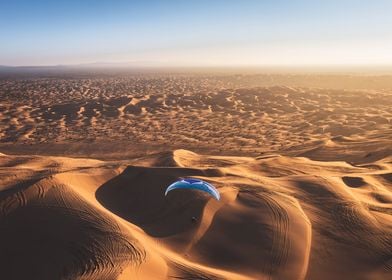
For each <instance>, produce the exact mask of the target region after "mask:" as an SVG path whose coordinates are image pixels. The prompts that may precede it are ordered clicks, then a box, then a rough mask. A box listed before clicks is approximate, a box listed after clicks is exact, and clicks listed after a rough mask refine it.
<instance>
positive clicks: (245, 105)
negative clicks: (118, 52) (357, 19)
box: [0, 73, 392, 280]
mask: <svg viewBox="0 0 392 280" xmlns="http://www.w3.org/2000/svg"><path fill="white" fill-rule="evenodd" d="M67 75H70V73H68V74H67ZM67 75H65V74H64V76H61V75H60V76H61V77H57V76H56V77H52V76H49V77H46V78H42V77H35V76H33V77H30V78H23V77H13V78H12V77H6V78H1V77H0V99H1V101H2V102H0V151H1V153H0V279H7V280H8V279H15V280H19V279H39V280H45V279H48V280H53V279H86V280H87V279H102V280H128V279H233V280H237V279H295V280H297V279H321V280H322V279H328V280H329V279H364V280H365V279H366V280H367V279H390V278H392V253H391V252H392V250H391V248H392V148H391V147H392V126H391V124H392V95H391V92H392V91H391V89H392V85H391V82H390V81H391V79H390V76H371V75H370V76H350V75H341V76H334V75H324V76H323V75H320V76H318V75H310V76H308V75H285V74H281V75H267V74H265V75H256V74H254V75H253V74H249V73H248V74H244V75H234V74H212V73H208V74H195V73H193V74H178V73H177V74H175V75H171V74H168V73H166V74H162V73H160V74H143V75H137V74H133V75H128V74H127V75H125V74H124V75H123V74H116V75H108V74H106V75H104V74H101V75H98V74H97V75H91V74H90V75H81V76H80V75H79V76H78V75H76V74H75V76H72V75H71V76H67ZM388 77H389V78H388ZM180 177H196V178H201V179H204V180H206V181H208V182H210V183H212V184H213V185H215V186H216V187H217V188H218V190H219V191H220V194H221V200H220V201H216V200H214V199H212V198H211V197H210V196H208V195H206V194H204V193H200V192H198V191H191V190H176V191H173V192H170V193H169V194H168V195H167V196H165V195H164V193H165V189H166V187H167V186H168V185H169V184H170V183H172V182H173V181H175V180H177V179H178V178H180ZM192 217H196V222H195V221H192Z"/></svg>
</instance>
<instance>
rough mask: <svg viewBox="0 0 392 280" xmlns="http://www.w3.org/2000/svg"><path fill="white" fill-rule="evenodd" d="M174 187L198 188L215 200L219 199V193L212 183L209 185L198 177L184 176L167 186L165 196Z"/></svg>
mask: <svg viewBox="0 0 392 280" xmlns="http://www.w3.org/2000/svg"><path fill="white" fill-rule="evenodd" d="M175 189H194V190H200V191H204V192H206V193H208V194H210V195H211V196H212V197H214V198H215V199H216V200H219V199H220V194H219V192H218V190H217V189H216V188H215V187H214V186H213V185H211V184H209V183H207V182H205V181H203V180H200V179H194V178H185V179H181V180H178V181H176V182H174V183H173V184H171V185H170V186H168V187H167V189H166V191H165V196H166V195H167V194H168V192H170V191H172V190H175Z"/></svg>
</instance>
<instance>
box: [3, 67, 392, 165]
mask: <svg viewBox="0 0 392 280" xmlns="http://www.w3.org/2000/svg"><path fill="white" fill-rule="evenodd" d="M328 77H329V76H326V77H321V78H319V77H318V76H317V75H313V76H309V77H307V79H305V78H304V77H302V76H298V75H297V76H295V75H294V76H292V75H283V74H282V75H280V76H276V77H274V79H275V80H272V82H268V83H267V82H266V81H268V80H269V79H267V78H266V77H265V76H263V75H242V76H239V77H237V76H233V75H226V76H225V75H212V74H210V75H169V74H167V75H164V74H161V75H151V76H148V75H145V76H140V75H133V76H132V75H131V76H116V77H110V76H109V77H108V76H103V77H102V76H93V75H92V76H91V77H90V76H88V77H85V76H82V78H81V77H72V78H58V77H56V78H42V79H30V80H29V79H27V80H20V79H10V80H4V81H1V80H0V82H1V83H0V98H1V100H2V102H1V104H0V133H1V137H0V148H2V150H4V151H6V152H12V153H17V152H18V151H19V152H21V153H22V154H23V153H28V154H30V153H33V152H37V151H38V153H40V154H42V153H44V152H45V151H46V153H47V154H48V155H53V154H57V155H64V154H67V155H71V156H75V155H76V156H79V155H82V156H86V155H88V156H90V157H95V158H96V157H102V158H103V159H106V158H107V156H108V155H109V154H110V153H111V154H112V157H113V158H121V157H124V150H127V151H129V152H127V154H128V158H129V157H131V156H132V157H133V156H134V155H135V153H136V152H137V151H139V152H141V154H143V153H144V154H145V153H146V150H152V151H157V150H159V149H161V150H162V148H163V147H164V148H165V149H163V150H169V149H170V150H176V149H179V148H185V149H188V150H189V149H190V150H194V151H197V152H201V153H211V154H224V155H233V154H235V155H244V154H246V155H250V156H257V155H260V154H261V153H266V152H281V151H282V150H290V149H291V148H293V147H294V149H295V150H296V151H297V150H298V146H302V147H314V148H319V147H318V146H319V145H317V147H316V146H315V145H316V144H319V142H322V143H328V141H330V140H331V139H335V140H331V141H332V142H331V143H335V144H337V145H339V142H341V141H342V140H339V137H340V139H350V141H352V142H358V141H359V142H361V141H362V140H364V141H367V139H374V140H375V141H379V142H380V141H382V142H381V143H380V144H381V145H382V146H383V147H390V146H392V143H391V138H392V131H391V127H392V126H391V123H392V110H391V108H392V95H391V88H392V86H391V85H390V84H388V83H386V84H385V83H382V82H381V81H380V82H379V83H374V82H369V85H368V87H367V88H366V87H363V86H361V87H359V89H355V88H351V89H349V88H348V87H344V88H341V89H336V88H333V89H332V88H331V87H336V85H339V83H340V84H342V83H343V84H345V83H346V82H347V81H348V80H350V79H353V77H351V76H341V77H340V82H339V79H338V78H337V77H330V78H331V79H332V81H334V83H332V82H331V83H329V84H328V86H329V87H325V83H323V82H322V80H323V79H328ZM354 78H355V80H356V81H367V80H370V81H377V79H378V78H377V77H372V76H364V77H354ZM380 79H381V78H380ZM307 80H309V81H310V82H308V83H305V82H304V81H307ZM382 80H385V78H384V77H382ZM274 81H275V82H274ZM312 81H313V82H312ZM317 81H319V85H317V83H316V82H317ZM274 83H276V84H275V85H274ZM290 83H291V84H292V86H287V85H289V84H290ZM359 84H361V83H359ZM306 85H307V86H306ZM321 86H323V87H321ZM380 131H381V133H380ZM107 139H110V143H112V145H110V146H108V144H109V143H108V141H107ZM361 139H362V140H361ZM364 141H362V142H364ZM353 145H355V143H353ZM371 145H373V144H371ZM125 146H126V149H123V148H124V147H125ZM119 147H121V149H120V148H119ZM135 147H136V148H135ZM330 148H332V147H330ZM141 149H143V150H144V151H143V152H142V151H141ZM319 149H320V148H319ZM322 150H323V149H322ZM329 150H331V149H329ZM372 152H373V151H372ZM313 154H314V156H316V153H315V152H313ZM304 155H305V156H306V155H307V154H304ZM322 157H324V156H322ZM376 157H377V155H376V156H375V157H373V156H370V158H371V159H372V160H374V159H375V158H376ZM125 158H126V157H125ZM315 159H317V156H316V157H315ZM343 160H344V159H343Z"/></svg>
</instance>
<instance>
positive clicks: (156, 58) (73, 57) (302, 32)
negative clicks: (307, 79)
mask: <svg viewBox="0 0 392 280" xmlns="http://www.w3.org/2000/svg"><path fill="white" fill-rule="evenodd" d="M391 15H392V1H390V0H328V1H327V0H160V1H158V0H140V1H132V0H128V1H122V0H77V1H76V0H62V1H61V0H59V1H55V0H52V1H48V0H47V1H40V0H36V1H26V0H24V1H23V0H12V1H11V0H0V65H12V66H22V65H23V66H26V65H28V66H32V65H34V66H42V65H63V64H65V65H68V64H70V65H74V64H85V63H119V64H127V63H128V64H131V65H136V66H296V65H299V66H302V65H305V66H306V65H392V16H391Z"/></svg>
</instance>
